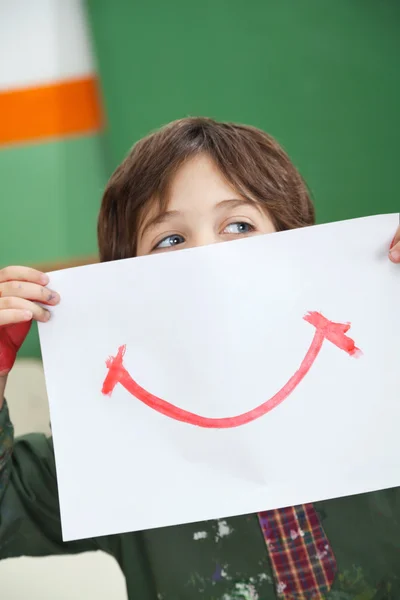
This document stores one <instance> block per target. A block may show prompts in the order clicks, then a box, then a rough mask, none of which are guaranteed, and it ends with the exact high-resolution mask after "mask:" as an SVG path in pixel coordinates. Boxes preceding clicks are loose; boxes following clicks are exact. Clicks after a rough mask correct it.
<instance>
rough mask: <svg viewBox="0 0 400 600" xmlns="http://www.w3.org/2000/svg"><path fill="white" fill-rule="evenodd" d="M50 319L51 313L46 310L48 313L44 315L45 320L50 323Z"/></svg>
mask: <svg viewBox="0 0 400 600" xmlns="http://www.w3.org/2000/svg"><path fill="white" fill-rule="evenodd" d="M50 317H51V315H50V313H49V311H48V310H46V312H45V313H44V320H45V321H48V320H49V319H50Z"/></svg>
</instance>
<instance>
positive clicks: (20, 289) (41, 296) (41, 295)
mask: <svg viewBox="0 0 400 600" xmlns="http://www.w3.org/2000/svg"><path fill="white" fill-rule="evenodd" d="M0 296H2V297H3V298H4V297H6V296H8V297H10V296H13V297H15V298H26V299H27V300H35V301H37V302H42V303H44V304H57V303H58V302H59V300H60V297H59V295H58V294H57V292H54V291H53V290H49V289H48V288H45V287H43V286H42V285H37V284H36V283H30V282H27V281H7V282H5V283H0Z"/></svg>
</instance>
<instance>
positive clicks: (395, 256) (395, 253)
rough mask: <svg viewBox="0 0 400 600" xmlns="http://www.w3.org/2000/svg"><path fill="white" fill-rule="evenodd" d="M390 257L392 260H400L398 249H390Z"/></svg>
mask: <svg viewBox="0 0 400 600" xmlns="http://www.w3.org/2000/svg"><path fill="white" fill-rule="evenodd" d="M390 259H391V260H392V261H393V262H400V250H392V251H391V252H390Z"/></svg>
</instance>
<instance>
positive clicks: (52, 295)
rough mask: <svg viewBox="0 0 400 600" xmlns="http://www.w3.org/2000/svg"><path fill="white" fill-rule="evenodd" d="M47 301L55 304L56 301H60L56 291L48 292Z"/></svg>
mask: <svg viewBox="0 0 400 600" xmlns="http://www.w3.org/2000/svg"><path fill="white" fill-rule="evenodd" d="M47 302H51V303H52V304H57V302H60V296H59V295H58V294H57V292H50V294H49V295H48V296H47Z"/></svg>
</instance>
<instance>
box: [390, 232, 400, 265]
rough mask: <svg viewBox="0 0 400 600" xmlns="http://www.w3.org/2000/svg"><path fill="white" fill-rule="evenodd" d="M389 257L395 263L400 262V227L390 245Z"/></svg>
mask: <svg viewBox="0 0 400 600" xmlns="http://www.w3.org/2000/svg"><path fill="white" fill-rule="evenodd" d="M389 257H390V260H391V261H393V262H394V263H400V227H399V228H398V229H397V231H396V235H395V236H394V238H393V242H392V244H391V246H390V252H389Z"/></svg>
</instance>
